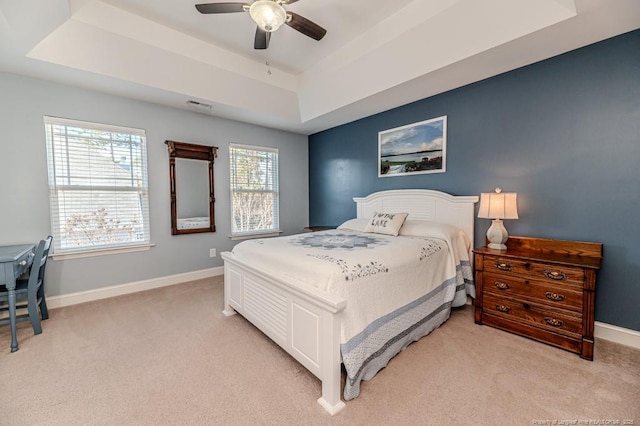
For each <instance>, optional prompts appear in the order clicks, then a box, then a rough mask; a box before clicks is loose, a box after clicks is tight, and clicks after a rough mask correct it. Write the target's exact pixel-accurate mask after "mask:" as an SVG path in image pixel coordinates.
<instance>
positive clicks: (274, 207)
mask: <svg viewBox="0 0 640 426" xmlns="http://www.w3.org/2000/svg"><path fill="white" fill-rule="evenodd" d="M229 159H230V161H229V164H230V171H231V236H232V237H243V236H249V235H255V234H276V233H279V232H280V229H279V228H280V221H279V213H278V198H279V193H278V150H277V149H274V148H264V147H256V146H244V145H236V144H230V146H229Z"/></svg>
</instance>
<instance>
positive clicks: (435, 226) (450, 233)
mask: <svg viewBox="0 0 640 426" xmlns="http://www.w3.org/2000/svg"><path fill="white" fill-rule="evenodd" d="M399 235H403V236H408V237H433V238H440V239H443V240H447V241H452V242H455V241H456V240H457V239H458V238H462V241H463V242H464V245H465V246H466V248H467V250H468V249H469V247H470V245H471V243H470V241H469V238H468V237H467V235H466V234H465V233H464V232H462V230H461V229H460V228H458V227H456V226H453V225H449V224H446V223H438V222H432V221H429V220H418V219H414V220H411V219H407V220H406V221H405V222H404V224H403V225H402V228H400V232H399Z"/></svg>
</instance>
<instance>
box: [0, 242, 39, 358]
mask: <svg viewBox="0 0 640 426" xmlns="http://www.w3.org/2000/svg"><path fill="white" fill-rule="evenodd" d="M34 250H35V244H20V245H15V246H0V285H4V286H6V287H7V291H8V292H9V322H10V324H11V352H15V351H17V350H18V338H17V337H16V278H17V277H19V276H20V275H22V274H23V273H25V272H26V271H27V270H28V269H29V266H31V263H32V262H33V257H34V255H35V253H34Z"/></svg>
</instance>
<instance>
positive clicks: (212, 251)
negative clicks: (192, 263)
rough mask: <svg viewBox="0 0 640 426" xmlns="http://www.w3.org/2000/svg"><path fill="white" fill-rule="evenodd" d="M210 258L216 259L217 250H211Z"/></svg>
mask: <svg viewBox="0 0 640 426" xmlns="http://www.w3.org/2000/svg"><path fill="white" fill-rule="evenodd" d="M209 257H216V249H209Z"/></svg>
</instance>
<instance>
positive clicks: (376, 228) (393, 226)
mask: <svg viewBox="0 0 640 426" xmlns="http://www.w3.org/2000/svg"><path fill="white" fill-rule="evenodd" d="M408 215H409V213H374V214H373V217H372V218H371V220H370V221H369V223H368V224H367V227H366V228H364V232H373V233H375V234H385V235H393V236H394V237H396V236H397V235H398V232H399V231H400V227H402V224H403V223H404V221H405V219H406V218H407V216H408Z"/></svg>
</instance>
